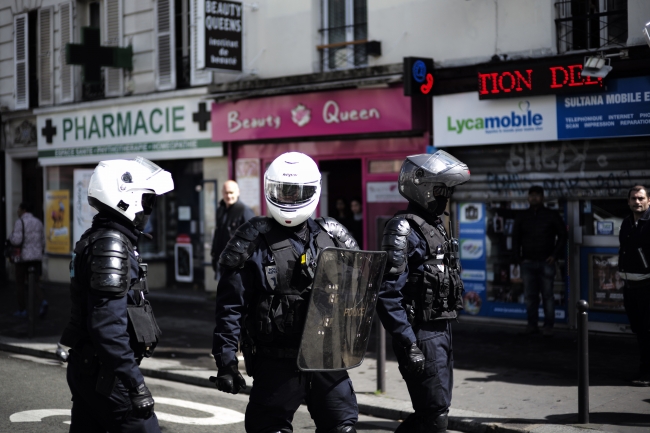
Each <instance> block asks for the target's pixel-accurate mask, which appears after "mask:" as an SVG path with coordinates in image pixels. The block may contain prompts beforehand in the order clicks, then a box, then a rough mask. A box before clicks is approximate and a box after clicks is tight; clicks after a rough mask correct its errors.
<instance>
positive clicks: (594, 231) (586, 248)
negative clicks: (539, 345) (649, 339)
mask: <svg viewBox="0 0 650 433" xmlns="http://www.w3.org/2000/svg"><path fill="white" fill-rule="evenodd" d="M570 206H571V207H573V211H574V214H575V217H574V222H575V226H574V227H575V229H574V234H573V242H574V247H573V255H574V260H575V261H574V263H577V266H576V269H575V271H574V278H576V281H578V282H579V283H578V284H575V285H573V287H576V288H577V289H578V290H576V295H579V299H584V300H586V301H587V302H588V303H589V328H590V329H594V330H600V331H606V332H630V331H629V325H628V320H627V316H626V315H625V310H624V307H623V280H622V279H621V277H620V275H619V273H618V247H619V242H618V233H619V231H620V228H621V223H622V222H623V219H624V218H625V217H626V216H628V215H629V213H630V209H629V208H628V206H627V203H626V200H625V197H616V198H613V199H597V200H579V201H577V200H576V201H574V202H571V203H570ZM577 300H578V299H573V301H574V302H573V304H574V305H575V301H577Z"/></svg>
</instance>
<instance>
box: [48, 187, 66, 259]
mask: <svg viewBox="0 0 650 433" xmlns="http://www.w3.org/2000/svg"><path fill="white" fill-rule="evenodd" d="M45 251H46V252H48V253H52V254H69V253H70V191H68V190H67V189H62V190H50V191H47V192H46V193H45Z"/></svg>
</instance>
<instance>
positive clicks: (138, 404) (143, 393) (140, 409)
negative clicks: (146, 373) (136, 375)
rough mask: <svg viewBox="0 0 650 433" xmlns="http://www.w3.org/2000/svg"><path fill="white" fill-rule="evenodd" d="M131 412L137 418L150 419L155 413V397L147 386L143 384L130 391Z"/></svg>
mask: <svg viewBox="0 0 650 433" xmlns="http://www.w3.org/2000/svg"><path fill="white" fill-rule="evenodd" d="M129 398H130V399H131V410H132V412H133V415H134V416H135V417H136V418H144V419H146V418H149V417H150V416H151V414H152V413H153V403H154V401H153V397H152V396H151V392H149V388H147V385H145V384H144V382H142V383H141V384H140V385H138V387H137V388H134V389H132V390H131V391H129Z"/></svg>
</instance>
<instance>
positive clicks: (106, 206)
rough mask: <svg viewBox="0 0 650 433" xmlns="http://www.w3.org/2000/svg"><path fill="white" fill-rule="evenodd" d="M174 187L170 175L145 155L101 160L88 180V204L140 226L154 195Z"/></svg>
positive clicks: (145, 217) (142, 227)
mask: <svg viewBox="0 0 650 433" xmlns="http://www.w3.org/2000/svg"><path fill="white" fill-rule="evenodd" d="M173 189H174V181H173V180H172V175H171V173H169V172H168V171H165V170H163V169H162V168H160V167H158V166H157V165H156V164H154V163H153V162H151V161H149V160H148V159H145V158H142V157H140V156H138V157H136V158H135V159H113V160H109V161H101V162H100V163H99V164H98V165H97V167H95V171H94V173H93V175H92V176H91V178H90V183H89V184H88V204H90V205H91V206H92V207H94V208H95V209H97V210H98V211H99V212H108V213H110V214H112V215H116V216H119V217H121V218H122V219H126V220H128V221H130V222H131V223H133V225H134V226H135V227H136V228H137V229H139V230H144V226H145V225H146V224H147V221H148V220H149V215H151V212H152V211H153V206H154V204H155V203H156V195H162V194H165V193H166V192H169V191H171V190H173Z"/></svg>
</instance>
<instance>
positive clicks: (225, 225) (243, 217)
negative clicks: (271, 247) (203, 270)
mask: <svg viewBox="0 0 650 433" xmlns="http://www.w3.org/2000/svg"><path fill="white" fill-rule="evenodd" d="M221 195H222V196H223V199H221V201H220V202H219V207H218V208H217V227H216V229H215V230H214V238H213V239H212V250H211V251H210V255H211V256H212V269H214V279H215V280H218V279H219V274H220V272H219V263H218V262H219V256H220V255H221V252H222V251H223V250H224V248H226V244H227V243H228V241H229V240H230V238H232V236H233V235H234V234H235V231H236V230H237V227H239V226H240V225H242V224H244V223H245V222H246V221H248V220H249V219H251V218H253V217H254V216H255V213H253V210H252V209H251V208H249V207H248V206H246V205H245V204H244V203H242V202H240V201H239V185H237V182H235V181H234V180H227V181H226V182H225V183H224V184H223V188H221Z"/></svg>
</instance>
